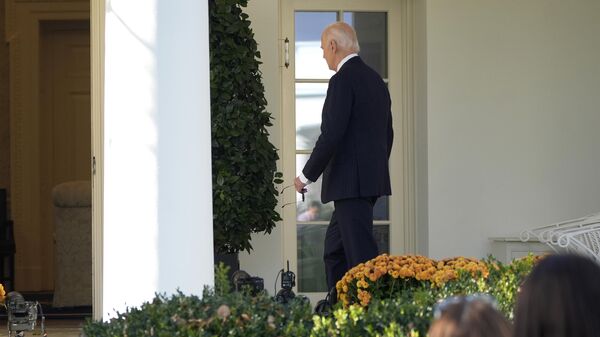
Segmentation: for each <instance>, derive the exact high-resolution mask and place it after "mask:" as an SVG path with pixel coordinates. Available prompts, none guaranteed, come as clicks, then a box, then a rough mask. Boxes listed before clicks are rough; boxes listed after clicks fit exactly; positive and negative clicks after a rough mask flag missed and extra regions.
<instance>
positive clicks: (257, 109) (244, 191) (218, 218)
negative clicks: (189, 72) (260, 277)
mask: <svg viewBox="0 0 600 337" xmlns="http://www.w3.org/2000/svg"><path fill="white" fill-rule="evenodd" d="M246 5H247V0H209V15H210V69H211V70H210V91H211V119H212V179H213V216H214V218H213V222H214V229H213V230H214V243H215V253H216V255H220V254H230V253H234V254H235V253H237V252H239V251H244V250H245V251H248V252H250V250H251V249H252V244H251V234H252V233H260V232H264V233H270V232H271V230H272V229H273V228H274V227H275V224H276V222H277V221H280V220H281V217H280V215H279V213H278V212H277V211H276V209H275V207H276V206H277V195H278V191H277V189H276V188H275V185H276V184H281V183H282V182H283V180H282V179H281V177H282V175H281V173H280V172H277V165H276V162H277V160H278V159H279V156H278V154H277V149H276V148H275V147H274V146H273V144H272V143H271V142H270V141H269V132H268V130H267V128H268V127H269V126H271V125H272V124H271V114H270V113H269V112H268V111H266V109H265V107H266V104H267V101H266V99H265V96H264V87H263V84H262V78H261V72H260V70H259V64H260V63H261V62H260V61H259V58H260V52H259V51H258V50H257V43H256V41H255V40H254V33H253V32H252V29H251V28H250V21H249V20H248V15H247V14H245V13H243V12H242V8H243V7H245V6H246ZM236 260H237V259H236ZM233 269H236V268H235V266H234V267H233Z"/></svg>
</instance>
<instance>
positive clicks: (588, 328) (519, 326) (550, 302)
mask: <svg viewBox="0 0 600 337" xmlns="http://www.w3.org/2000/svg"><path fill="white" fill-rule="evenodd" d="M514 321H515V337H554V336H555V337H559V336H560V337H562V336H569V337H591V336H600V265H598V264H597V263H596V262H594V261H593V260H591V259H589V258H586V257H583V256H578V255H550V256H547V257H545V258H543V259H542V260H541V261H540V262H539V263H538V264H537V265H536V266H535V267H534V268H533V270H532V271H531V274H530V275H529V276H528V277H527V278H526V279H525V282H524V283H523V285H522V286H521V290H520V293H519V297H518V300H517V308H516V313H515V320H514Z"/></svg>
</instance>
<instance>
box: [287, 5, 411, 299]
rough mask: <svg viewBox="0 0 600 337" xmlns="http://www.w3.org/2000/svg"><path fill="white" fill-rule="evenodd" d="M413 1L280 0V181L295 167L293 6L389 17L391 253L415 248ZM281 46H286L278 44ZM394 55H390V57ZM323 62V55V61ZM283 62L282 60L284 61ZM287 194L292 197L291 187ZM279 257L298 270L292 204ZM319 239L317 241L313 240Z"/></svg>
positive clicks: (291, 177)
mask: <svg viewBox="0 0 600 337" xmlns="http://www.w3.org/2000/svg"><path fill="white" fill-rule="evenodd" d="M415 1H416V0H350V1H349V0H285V1H282V6H281V34H282V35H281V37H280V40H281V41H282V42H283V41H285V40H286V38H287V39H288V40H289V46H290V47H289V52H286V51H285V49H283V50H284V51H283V52H282V55H283V57H286V55H288V57H289V67H288V68H285V67H280V69H282V71H281V82H282V96H283V98H282V106H281V111H282V113H281V118H282V125H283V132H282V134H283V135H284V136H283V137H282V138H283V139H282V142H283V151H282V160H283V172H284V180H285V181H293V180H294V177H295V176H296V175H297V174H298V172H296V165H295V163H296V151H295V149H296V144H295V136H294V135H295V115H294V106H295V98H294V97H295V92H294V83H295V77H294V68H295V60H294V52H293V51H294V47H293V46H294V45H295V40H294V11H296V10H303V11H338V10H340V9H343V10H345V11H386V12H388V13H389V14H390V16H391V17H392V18H393V19H389V20H388V24H389V28H388V69H389V74H388V79H389V90H390V94H391V97H392V112H393V121H394V130H395V139H394V147H393V152H392V155H391V158H390V171H391V172H395V174H392V191H393V195H392V196H391V197H390V203H389V207H390V208H389V209H390V253H391V254H406V253H415V251H416V242H417V238H416V233H417V231H416V192H415V180H416V176H415V165H416V162H415V102H414V97H415V77H414V68H415V64H414V63H415V60H414V58H413V53H414V43H415V37H414V35H415V31H416V29H415V27H414V24H415V20H414V17H415ZM282 48H285V46H283V47H282ZM392 55H393V57H392ZM323 62H324V61H323ZM283 63H284V62H282V64H283ZM289 190H290V191H286V192H285V193H289V194H290V195H288V198H287V199H290V198H291V199H290V200H295V195H294V196H291V194H292V193H295V191H294V190H293V189H289ZM283 219H284V221H283V240H284V243H283V246H284V250H283V253H284V261H285V260H289V261H291V262H293V263H292V266H293V268H292V269H294V271H295V272H297V237H296V230H297V224H296V209H295V207H288V208H285V209H284V210H283ZM317 244H321V243H317ZM305 295H307V296H308V297H309V298H311V300H314V299H319V298H322V296H323V293H308V294H305Z"/></svg>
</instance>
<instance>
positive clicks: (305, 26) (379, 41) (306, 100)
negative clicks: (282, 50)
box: [294, 9, 390, 293]
mask: <svg viewBox="0 0 600 337" xmlns="http://www.w3.org/2000/svg"><path fill="white" fill-rule="evenodd" d="M387 15H388V13H387V12H386V11H369V12H367V11H350V10H348V11H346V10H343V9H339V10H335V11H308V10H295V11H294V37H295V39H294V41H295V43H294V59H295V65H294V69H295V75H294V97H295V98H294V107H295V130H296V142H295V162H296V165H295V166H296V172H300V171H301V170H302V168H303V167H304V165H305V163H306V161H307V160H308V158H309V156H310V153H311V151H312V149H313V147H314V145H315V142H316V140H317V138H318V136H319V134H320V126H321V112H322V109H323V103H324V101H325V95H326V93H327V85H328V81H329V78H331V76H333V74H334V72H333V71H331V70H329V69H328V68H327V63H326V62H325V60H324V59H323V51H322V49H321V32H322V31H323V29H324V28H325V27H326V26H327V25H329V24H330V23H333V22H335V21H345V22H347V23H348V24H350V25H352V26H353V27H354V28H355V30H356V34H357V36H358V40H359V43H360V46H361V51H360V56H361V57H362V58H363V60H364V61H365V62H366V63H367V64H368V65H370V66H371V67H372V68H373V69H375V70H376V71H377V72H379V74H380V75H381V76H382V77H383V78H384V80H385V81H386V82H387V81H388V79H387V77H388V65H387V62H388V52H387V51H388V46H387V36H388V33H387ZM320 196H321V178H319V180H318V181H316V182H314V183H312V184H311V185H309V186H308V192H307V193H306V194H305V199H304V201H303V200H302V198H301V196H300V195H299V194H297V196H296V198H297V199H296V218H295V220H296V221H295V226H296V235H295V237H296V247H297V252H296V256H297V270H298V275H297V280H298V291H299V292H301V293H319V292H326V291H327V286H326V282H325V265H324V263H323V245H324V241H325V232H326V229H327V225H328V223H329V220H330V219H331V215H332V213H333V203H332V202H331V203H327V204H322V203H321V197H320ZM374 218H375V222H374V224H375V226H374V232H375V237H376V239H377V243H378V245H379V250H380V252H381V253H383V252H389V247H390V210H389V200H388V197H384V198H380V199H379V200H378V201H377V203H376V205H375V208H374Z"/></svg>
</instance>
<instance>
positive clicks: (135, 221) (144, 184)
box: [102, 0, 213, 319]
mask: <svg viewBox="0 0 600 337" xmlns="http://www.w3.org/2000/svg"><path fill="white" fill-rule="evenodd" d="M104 1H105V4H106V16H105V45H104V46H105V63H104V67H105V68H104V69H105V73H104V74H105V78H104V123H103V126H104V163H103V165H104V166H103V169H104V185H103V190H104V198H103V200H104V210H103V218H104V221H103V270H102V272H103V280H102V283H103V285H102V307H103V318H104V319H107V318H109V317H114V311H115V310H118V311H120V312H123V311H124V310H125V308H126V307H131V306H139V305H140V304H141V303H143V302H145V301H149V300H151V299H152V298H153V297H154V294H155V292H161V293H167V294H172V293H174V292H175V291H176V290H177V289H180V290H181V291H183V292H184V293H186V294H196V295H201V294H202V290H203V287H204V286H205V285H212V284H213V249H212V247H213V243H212V242H213V240H212V192H211V191H212V186H211V181H212V179H211V156H210V148H211V140H210V93H209V88H210V85H209V55H208V2H207V1H197V0H177V1H173V0H110V1H108V0H104Z"/></svg>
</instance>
